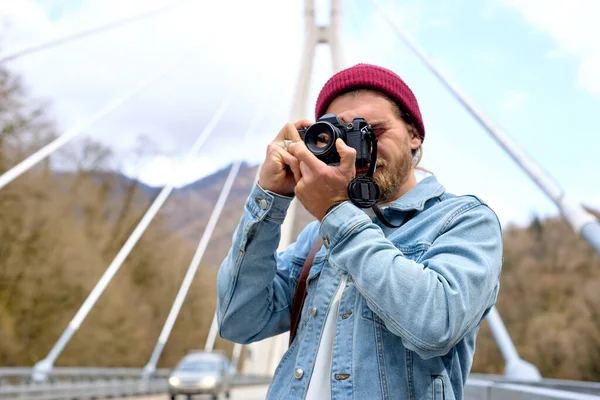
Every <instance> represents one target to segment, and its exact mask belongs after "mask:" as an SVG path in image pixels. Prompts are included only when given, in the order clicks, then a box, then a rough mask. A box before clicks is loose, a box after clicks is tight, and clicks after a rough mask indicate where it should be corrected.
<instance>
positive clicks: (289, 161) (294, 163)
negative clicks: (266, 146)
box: [280, 149, 302, 183]
mask: <svg viewBox="0 0 600 400" xmlns="http://www.w3.org/2000/svg"><path fill="white" fill-rule="evenodd" d="M280 154H281V158H283V162H284V163H285V164H286V165H287V166H289V167H290V170H291V171H292V174H294V180H295V181H296V183H297V182H298V181H299V180H300V179H302V173H301V172H300V166H299V161H298V159H297V158H296V157H294V156H293V155H291V154H290V153H288V152H287V151H285V150H283V149H282V150H281V152H280Z"/></svg>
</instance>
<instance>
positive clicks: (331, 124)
mask: <svg viewBox="0 0 600 400" xmlns="http://www.w3.org/2000/svg"><path fill="white" fill-rule="evenodd" d="M298 132H299V133H300V137H301V138H302V140H303V141H304V143H305V144H306V147H308V150H310V152H311V153H313V154H314V155H315V156H316V157H317V158H318V159H320V160H321V161H323V162H324V163H325V164H327V165H338V164H339V163H340V155H339V153H338V152H337V149H336V147H335V141H336V140H337V139H338V138H341V139H342V140H343V141H344V143H346V145H348V146H349V147H352V148H353V149H355V150H356V165H365V166H366V165H367V163H370V162H371V145H372V141H373V140H374V137H375V136H374V135H373V133H372V130H371V126H370V125H369V124H368V123H367V121H366V120H365V119H364V118H354V120H353V121H352V122H341V121H340V120H339V119H338V117H337V115H335V114H325V115H323V116H322V117H321V118H319V119H318V120H317V122H315V123H314V124H313V125H311V126H309V127H307V128H303V129H299V130H298Z"/></svg>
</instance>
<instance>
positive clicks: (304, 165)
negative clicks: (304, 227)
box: [288, 138, 356, 221]
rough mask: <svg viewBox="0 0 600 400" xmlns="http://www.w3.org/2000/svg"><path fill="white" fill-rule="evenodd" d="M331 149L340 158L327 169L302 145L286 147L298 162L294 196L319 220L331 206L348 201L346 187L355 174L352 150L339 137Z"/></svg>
mask: <svg viewBox="0 0 600 400" xmlns="http://www.w3.org/2000/svg"><path fill="white" fill-rule="evenodd" d="M335 146H336V149H337V151H338V153H339V155H340V165H339V166H329V165H327V164H325V163H324V162H323V161H321V160H319V159H318V158H317V157H316V156H315V155H314V154H312V153H311V152H310V150H308V148H307V147H306V145H305V144H304V142H301V141H298V142H294V143H291V144H290V145H289V146H288V151H289V152H290V154H292V155H293V156H294V157H296V158H297V159H298V161H300V163H299V164H300V165H299V168H300V174H301V176H302V177H301V179H300V180H299V181H297V182H296V188H295V190H294V193H295V195H296V197H298V200H300V202H302V204H303V205H304V207H305V208H306V209H307V210H308V212H310V213H311V214H312V215H313V216H314V217H315V218H317V219H318V220H319V221H321V220H322V219H323V218H324V217H325V214H326V213H327V210H329V208H330V207H331V206H333V205H334V204H337V203H341V202H343V201H346V200H348V184H349V183H350V181H351V180H352V179H353V178H354V177H355V175H356V168H355V162H356V150H354V149H353V148H352V147H349V146H347V145H346V143H344V141H343V140H342V139H339V138H338V139H337V140H336V142H335Z"/></svg>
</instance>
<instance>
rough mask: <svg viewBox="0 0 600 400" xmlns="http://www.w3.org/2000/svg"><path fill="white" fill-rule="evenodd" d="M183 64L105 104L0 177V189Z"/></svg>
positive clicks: (160, 73) (168, 67)
mask: <svg viewBox="0 0 600 400" xmlns="http://www.w3.org/2000/svg"><path fill="white" fill-rule="evenodd" d="M182 63H183V60H182V59H179V60H178V61H176V62H171V63H169V65H168V66H167V67H166V68H164V69H163V70H161V71H160V72H159V73H157V74H155V75H153V76H151V77H150V78H149V79H147V80H145V81H143V82H141V83H140V84H138V85H137V86H135V87H133V88H131V89H130V90H129V91H127V92H126V93H124V94H122V95H121V96H119V97H117V98H115V99H114V100H113V101H111V102H110V103H108V104H106V105H105V106H104V107H102V109H100V110H99V111H98V112H96V113H95V114H93V115H92V116H91V117H89V118H87V119H86V120H83V121H82V122H80V123H79V124H78V125H76V126H75V127H73V128H71V129H69V130H68V131H67V132H66V133H64V134H62V135H61V136H59V137H57V138H56V139H54V140H53V141H52V142H50V143H48V144H47V145H45V146H44V147H42V148H41V149H39V150H38V151H36V152H35V153H33V154H32V155H30V156H29V157H27V158H26V159H24V160H23V161H21V162H20V163H18V164H17V165H15V166H14V167H12V168H11V169H9V170H8V171H6V172H5V173H4V174H2V175H0V189H2V188H3V187H4V186H6V185H8V184H9V183H11V182H12V181H13V180H15V179H16V178H18V177H19V176H21V175H22V174H23V173H25V172H27V171H28V170H30V169H31V168H33V167H34V166H35V165H36V164H37V163H39V162H40V161H42V160H43V159H44V158H46V157H48V156H49V155H50V154H52V153H54V152H55V151H57V150H58V149H60V148H61V147H63V146H64V145H65V144H67V143H69V142H70V141H71V140H72V139H73V138H75V137H76V136H78V135H80V134H81V133H83V132H85V131H86V130H87V129H89V128H90V127H91V126H93V125H94V124H96V123H97V122H99V121H101V120H102V119H104V118H106V117H107V116H108V115H109V114H111V113H112V112H113V111H115V110H117V109H118V108H119V107H121V106H123V105H124V104H125V103H127V102H129V101H131V100H132V99H133V98H135V97H136V96H138V95H139V94H140V93H142V92H143V91H144V90H146V89H148V88H149V87H151V86H152V85H154V84H156V83H157V82H158V81H160V79H161V78H163V77H165V76H167V75H169V74H170V73H171V72H173V70H175V69H176V68H177V67H179V66H180V65H181V64H182Z"/></svg>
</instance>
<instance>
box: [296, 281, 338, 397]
mask: <svg viewBox="0 0 600 400" xmlns="http://www.w3.org/2000/svg"><path fill="white" fill-rule="evenodd" d="M347 282H348V275H343V276H342V280H341V282H340V286H338V289H337V291H336V292H335V295H334V296H333V301H332V302H331V306H330V307H329V311H328V312H327V317H326V318H325V326H324V327H323V336H321V343H320V344H319V350H317V359H316V360H315V368H314V369H313V373H312V376H311V378H310V382H309V384H308V391H307V393H306V400H331V361H332V358H333V339H334V337H335V328H336V325H337V321H336V319H337V315H338V311H339V308H340V300H341V298H342V294H343V293H344V289H345V288H346V283H347Z"/></svg>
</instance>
